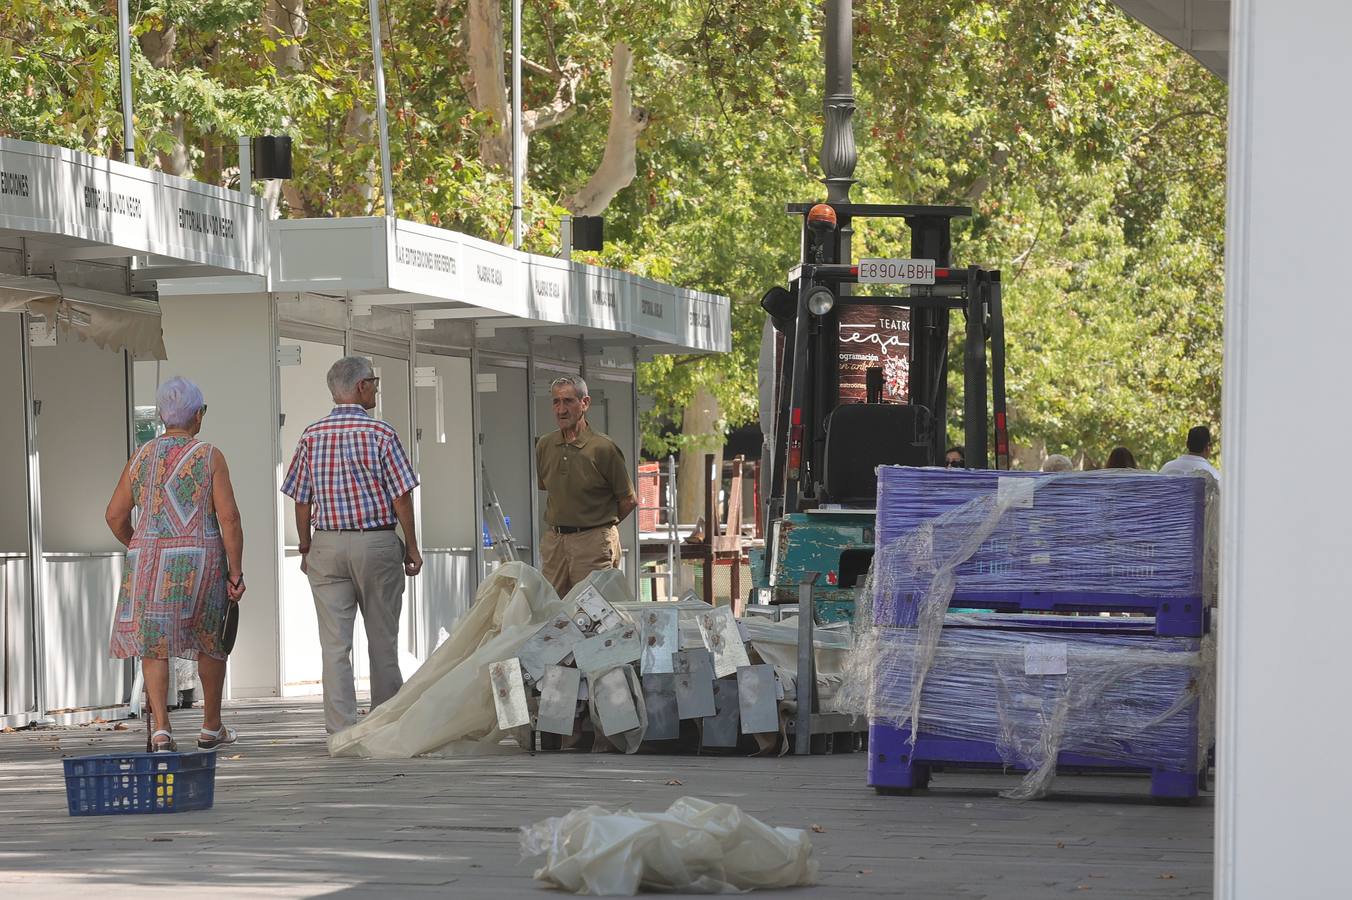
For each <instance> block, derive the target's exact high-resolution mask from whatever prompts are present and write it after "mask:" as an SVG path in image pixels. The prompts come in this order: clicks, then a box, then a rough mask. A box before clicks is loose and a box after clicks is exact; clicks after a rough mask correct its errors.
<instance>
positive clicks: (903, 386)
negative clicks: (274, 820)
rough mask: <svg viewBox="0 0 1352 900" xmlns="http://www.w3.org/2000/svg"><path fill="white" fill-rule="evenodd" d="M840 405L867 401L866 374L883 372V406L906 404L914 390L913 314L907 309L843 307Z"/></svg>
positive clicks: (841, 315)
mask: <svg viewBox="0 0 1352 900" xmlns="http://www.w3.org/2000/svg"><path fill="white" fill-rule="evenodd" d="M838 347H839V351H840V357H839V358H840V402H841V403H863V402H864V401H865V400H866V399H867V389H866V374H865V373H866V372H867V371H868V370H869V369H872V368H880V369H882V370H883V397H882V399H883V402H884V403H905V402H907V400H908V399H909V397H910V392H911V391H910V388H911V384H910V382H911V378H910V375H911V372H910V366H911V313H910V310H908V309H906V308H905V307H896V306H871V305H863V304H845V305H843V306H841V307H840V337H839V341H838Z"/></svg>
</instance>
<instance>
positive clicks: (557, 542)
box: [540, 525, 620, 597]
mask: <svg viewBox="0 0 1352 900" xmlns="http://www.w3.org/2000/svg"><path fill="white" fill-rule="evenodd" d="M546 528H547V529H548V530H546V531H545V533H544V535H543V537H542V538H541V540H540V544H541V548H540V549H541V556H542V557H543V559H544V566H543V567H542V568H541V572H542V573H543V574H544V576H545V580H546V581H548V582H549V583H550V584H552V585H554V590H556V591H558V592H559V596H560V597H564V596H567V594H568V592H569V591H571V590H572V589H573V587H574V586H575V585H578V584H580V583H581V582H582V581H583V580H584V579H586V577H587V576H588V575H590V574H591V573H592V572H596V571H599V570H600V569H618V568H619V567H620V530H619V529H618V528H616V527H615V526H614V525H607V526H606V527H604V528H592V529H590V530H588V531H579V532H576V533H574V534H559V533H558V532H557V531H555V530H553V529H552V528H548V526H546Z"/></svg>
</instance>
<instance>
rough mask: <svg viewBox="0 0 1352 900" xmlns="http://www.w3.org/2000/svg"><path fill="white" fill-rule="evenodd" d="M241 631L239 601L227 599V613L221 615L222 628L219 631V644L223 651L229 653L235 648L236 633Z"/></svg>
mask: <svg viewBox="0 0 1352 900" xmlns="http://www.w3.org/2000/svg"><path fill="white" fill-rule="evenodd" d="M238 632H239V603H237V602H235V601H234V600H226V601H225V615H223V616H221V630H220V632H218V633H217V635H216V636H217V637H218V638H219V639H220V640H219V641H218V642H217V646H218V647H219V648H220V650H221V652H222V653H226V654H228V653H229V652H230V651H231V650H233V649H235V635H236V634H237V633H238Z"/></svg>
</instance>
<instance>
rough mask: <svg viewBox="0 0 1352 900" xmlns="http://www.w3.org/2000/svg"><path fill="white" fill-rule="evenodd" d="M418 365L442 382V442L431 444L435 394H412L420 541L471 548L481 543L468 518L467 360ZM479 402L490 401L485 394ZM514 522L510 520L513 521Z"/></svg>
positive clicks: (431, 359) (435, 359) (425, 358)
mask: <svg viewBox="0 0 1352 900" xmlns="http://www.w3.org/2000/svg"><path fill="white" fill-rule="evenodd" d="M418 365H419V366H420V367H421V366H430V367H432V368H435V369H436V373H437V374H438V375H440V376H441V380H442V402H443V404H444V406H445V411H444V418H443V421H444V422H445V426H446V442H445V443H444V444H442V443H437V440H436V424H437V419H436V408H435V403H436V391H435V390H434V389H432V388H418V389H417V391H418V427H419V428H421V429H422V440H421V441H420V442H419V444H418V465H419V468H420V472H419V474H420V476H421V478H422V487H421V491H420V493H421V503H422V523H421V526H422V534H421V535H420V537H421V539H422V543H423V546H425V547H448V548H449V547H473V546H474V541H475V539H476V537H478V538H480V539H482V535H480V534H479V531H478V528H477V526H476V525H475V522H474V520H475V518H476V516H475V515H474V456H473V453H474V435H473V430H472V429H471V427H470V403H471V399H472V395H471V393H470V383H469V360H468V359H465V358H462V357H455V356H438V355H435V354H431V353H420V354H418ZM484 396H485V398H489V397H492V395H491V394H485V395H484ZM513 521H514V522H515V520H513Z"/></svg>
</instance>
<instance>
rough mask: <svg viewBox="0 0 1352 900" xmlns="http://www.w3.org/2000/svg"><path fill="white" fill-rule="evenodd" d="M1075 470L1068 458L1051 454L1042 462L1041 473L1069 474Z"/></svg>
mask: <svg viewBox="0 0 1352 900" xmlns="http://www.w3.org/2000/svg"><path fill="white" fill-rule="evenodd" d="M1074 468H1075V464H1074V463H1073V462H1071V461H1070V457H1069V456H1063V455H1061V454H1060V453H1053V454H1052V455H1051V456H1048V457H1047V458H1046V459H1045V460H1043V461H1042V471H1044V472H1070V471H1073V470H1074Z"/></svg>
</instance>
